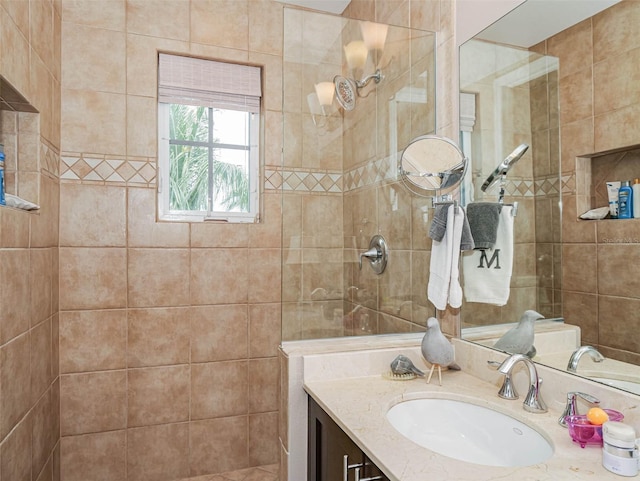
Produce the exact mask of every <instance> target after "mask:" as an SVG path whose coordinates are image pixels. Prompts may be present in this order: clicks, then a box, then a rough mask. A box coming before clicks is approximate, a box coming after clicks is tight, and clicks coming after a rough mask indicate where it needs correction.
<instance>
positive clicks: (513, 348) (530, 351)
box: [493, 310, 544, 358]
mask: <svg viewBox="0 0 640 481" xmlns="http://www.w3.org/2000/svg"><path fill="white" fill-rule="evenodd" d="M543 318H544V316H543V315H542V314H540V313H539V312H536V311H533V310H528V311H524V314H522V317H521V318H520V321H519V322H518V324H517V325H516V326H515V327H512V328H511V329H509V330H508V331H507V332H505V333H504V334H503V336H502V337H501V338H500V339H498V341H497V342H496V343H495V344H494V345H493V347H494V348H495V349H500V350H501V351H505V352H508V353H509V354H525V355H527V356H528V357H530V358H532V357H533V356H535V354H536V348H535V347H534V346H533V341H534V337H535V333H534V324H535V322H536V321H537V320H538V319H543Z"/></svg>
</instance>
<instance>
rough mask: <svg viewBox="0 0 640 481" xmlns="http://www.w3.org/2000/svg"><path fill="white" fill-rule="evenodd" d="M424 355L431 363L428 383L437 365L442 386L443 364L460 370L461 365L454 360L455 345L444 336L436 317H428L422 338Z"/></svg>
mask: <svg viewBox="0 0 640 481" xmlns="http://www.w3.org/2000/svg"><path fill="white" fill-rule="evenodd" d="M422 355H423V356H424V358H425V359H426V360H427V361H428V362H429V363H430V364H431V371H429V377H428V378H427V384H429V383H430V382H431V376H432V375H433V371H434V369H435V368H436V366H437V367H438V381H439V382H440V385H441V386H442V369H441V367H442V366H444V367H448V368H449V369H453V370H454V371H459V370H460V366H458V365H457V364H456V363H455V361H454V353H453V346H452V345H451V343H450V342H449V341H448V340H447V338H446V337H444V334H442V331H441V330H440V323H439V322H438V320H437V319H436V318H435V317H430V318H429V319H427V332H426V333H425V334H424V337H423V338H422Z"/></svg>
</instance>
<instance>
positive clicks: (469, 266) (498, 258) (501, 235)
mask: <svg viewBox="0 0 640 481" xmlns="http://www.w3.org/2000/svg"><path fill="white" fill-rule="evenodd" d="M512 211H513V207H512V206H507V205H505V206H502V210H501V212H500V216H499V220H498V229H497V233H496V241H495V246H494V248H493V249H484V250H474V251H469V252H465V253H463V256H462V272H463V277H464V279H463V285H464V297H465V299H466V300H467V302H482V303H485V304H494V305H496V306H504V305H505V304H506V303H507V301H508V300H509V292H510V284H511V272H512V270H513V215H512ZM432 255H433V254H432Z"/></svg>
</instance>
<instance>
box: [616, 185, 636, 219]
mask: <svg viewBox="0 0 640 481" xmlns="http://www.w3.org/2000/svg"><path fill="white" fill-rule="evenodd" d="M632 217H633V190H632V189H631V181H630V180H625V181H624V182H623V183H622V187H620V190H619V191H618V219H631V218H632Z"/></svg>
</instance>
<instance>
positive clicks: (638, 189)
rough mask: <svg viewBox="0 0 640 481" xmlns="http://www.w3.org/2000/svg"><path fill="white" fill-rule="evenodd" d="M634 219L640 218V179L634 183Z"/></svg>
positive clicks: (632, 188)
mask: <svg viewBox="0 0 640 481" xmlns="http://www.w3.org/2000/svg"><path fill="white" fill-rule="evenodd" d="M631 190H632V191H633V218H634V219H637V218H640V179H636V180H634V181H633V186H632V187H631Z"/></svg>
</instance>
